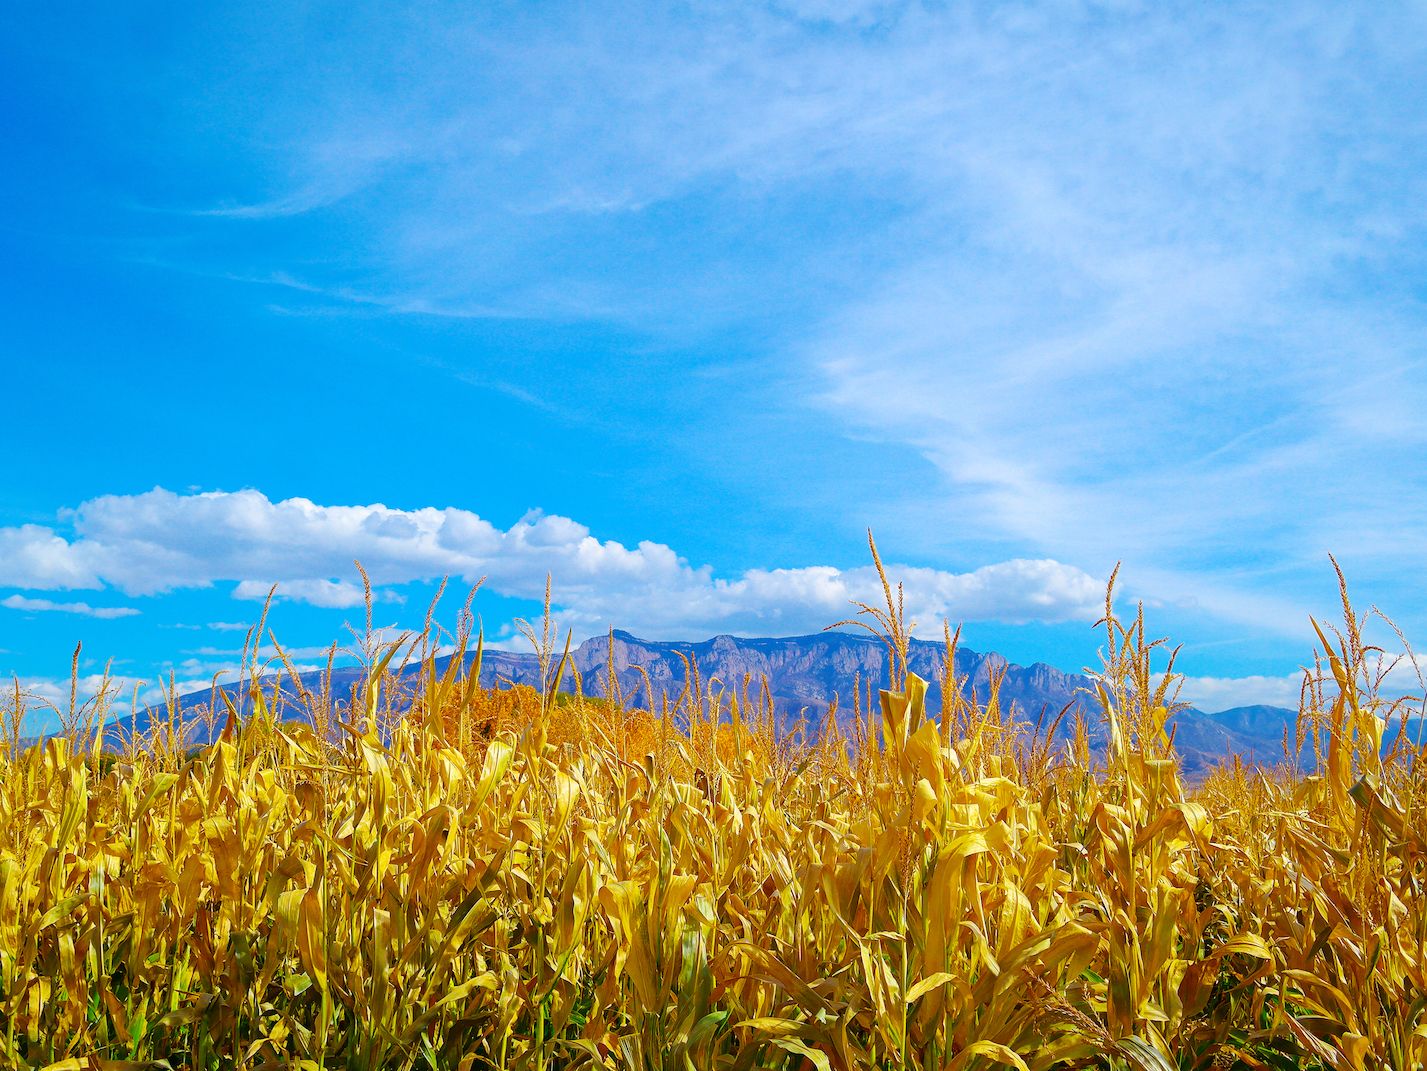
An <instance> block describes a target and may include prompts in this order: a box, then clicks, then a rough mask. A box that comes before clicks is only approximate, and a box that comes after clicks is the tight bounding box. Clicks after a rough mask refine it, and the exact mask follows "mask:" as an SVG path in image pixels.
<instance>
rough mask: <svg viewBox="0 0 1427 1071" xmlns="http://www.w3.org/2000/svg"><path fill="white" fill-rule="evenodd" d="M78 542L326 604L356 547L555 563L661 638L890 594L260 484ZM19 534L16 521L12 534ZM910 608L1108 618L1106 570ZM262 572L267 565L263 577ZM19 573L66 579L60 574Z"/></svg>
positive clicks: (101, 503)
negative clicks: (273, 495)
mask: <svg viewBox="0 0 1427 1071" xmlns="http://www.w3.org/2000/svg"><path fill="white" fill-rule="evenodd" d="M66 516H67V517H68V518H69V519H70V520H71V522H72V523H73V526H74V530H75V536H74V538H73V539H72V540H64V539H62V538H61V537H59V536H58V535H54V534H53V533H51V536H50V543H51V544H52V545H54V546H58V547H59V548H60V550H59V552H58V554H57V556H58V558H59V559H60V560H63V558H64V556H66V555H67V556H68V557H69V558H70V559H72V560H74V561H84V562H86V563H93V569H94V574H93V575H94V576H96V577H98V578H101V579H102V581H103V582H104V583H106V584H109V585H112V586H114V587H117V588H119V589H120V590H123V591H125V592H127V593H129V594H134V595H147V594H155V593H159V592H163V591H169V590H174V589H178V588H203V587H209V586H211V585H213V584H215V583H218V582H220V581H237V586H236V588H235V589H234V594H235V595H236V596H237V597H239V598H259V599H260V598H263V597H265V596H266V594H267V592H268V589H269V587H270V586H271V585H270V582H269V581H268V579H266V578H269V577H278V578H281V579H279V580H278V581H277V583H278V585H279V592H280V593H282V594H285V595H286V596H288V597H290V598H295V599H301V600H305V601H308V602H311V603H314V604H316V605H320V606H336V607H351V606H354V605H358V604H360V602H361V598H362V591H361V588H360V587H359V586H358V585H357V584H356V583H355V580H354V579H353V578H354V577H355V570H354V568H353V566H352V564H351V563H352V561H353V559H359V560H360V561H361V562H362V563H363V565H364V566H365V567H366V568H367V570H368V571H369V573H370V575H371V577H372V581H373V583H374V584H375V585H377V589H378V592H381V591H382V590H383V586H386V585H397V584H404V583H408V582H411V581H417V580H430V579H434V578H436V577H440V576H444V575H451V576H457V577H460V578H462V579H463V580H465V581H467V582H473V581H474V580H476V579H478V578H480V577H482V576H489V583H490V587H491V589H492V590H494V591H495V592H497V593H499V594H502V595H509V596H515V597H518V598H525V599H539V598H540V597H541V596H542V595H543V593H544V588H545V578H546V575H547V574H553V576H554V581H555V593H556V600H557V603H558V605H559V609H560V611H561V613H562V614H563V616H564V618H565V619H566V620H567V621H569V622H570V623H571V624H572V625H579V626H582V627H584V628H586V629H588V630H590V631H592V632H593V631H601V630H603V629H604V628H606V627H608V626H609V625H616V626H619V627H624V628H630V629H634V630H643V631H645V632H646V633H648V634H650V635H670V634H674V633H679V634H690V633H707V632H711V631H728V632H741V633H770V632H771V633H780V634H784V635H786V634H791V633H794V632H803V631H814V630H817V629H820V628H822V627H824V626H825V625H828V624H830V623H831V622H832V621H834V620H837V619H839V618H841V617H845V616H847V614H848V613H849V612H850V607H849V601H850V600H862V601H866V602H873V603H875V602H879V601H880V600H881V587H880V582H879V580H878V579H877V576H876V573H875V571H874V570H873V569H872V568H871V567H870V566H864V567H859V568H854V569H837V568H833V567H831V566H809V567H804V568H794V569H752V570H749V571H747V572H745V573H744V574H742V575H741V576H738V577H734V578H723V577H717V576H715V575H714V572H713V570H712V568H711V567H710V566H706V565H705V566H697V567H696V566H692V565H690V564H689V563H688V562H687V561H685V560H684V559H683V558H681V557H680V556H679V555H678V554H677V553H676V552H675V551H674V550H673V549H672V548H670V547H668V546H665V545H663V544H659V543H653V542H648V541H645V542H641V543H639V544H638V545H637V546H634V547H628V546H625V545H624V544H622V543H618V542H615V541H612V540H607V541H601V540H599V539H597V538H596V537H595V536H593V535H592V534H591V533H590V531H589V529H588V528H586V527H585V526H584V525H581V524H579V523H578V522H576V521H574V520H571V519H570V518H568V517H558V516H547V515H544V514H540V513H531V514H528V515H527V516H525V517H523V518H521V519H520V520H519V521H517V522H516V523H515V524H513V525H512V526H511V527H509V528H507V529H500V528H497V527H496V526H495V525H492V524H491V523H490V522H489V521H486V520H484V519H483V518H481V517H479V516H477V515H476V514H474V513H471V512H469V511H467V510H461V509H454V508H446V509H435V508H426V509H416V510H399V509H391V508H388V507H386V506H382V505H371V506H323V505H318V504H316V503H313V502H310V501H308V500H306V499H298V498H295V499H287V500H284V501H281V502H273V501H271V500H269V499H268V498H267V497H266V496H265V495H263V494H261V493H259V492H257V491H251V490H249V491H240V492H234V493H226V492H208V493H204V494H195V495H177V494H173V493H172V492H169V491H165V490H162V489H155V490H153V491H150V492H147V493H145V494H141V495H110V496H105V497H103V498H99V499H94V500H92V501H89V502H85V503H83V504H82V505H80V506H79V507H78V508H76V509H74V510H72V511H68V512H67V513H66ZM3 531H4V530H0V533H3ZM898 575H900V576H901V577H903V578H905V580H906V583H907V597H908V611H909V613H910V615H911V616H912V617H913V618H915V619H917V620H920V621H921V622H922V623H923V625H924V626H928V627H929V626H932V625H934V624H935V622H937V621H939V620H940V619H941V618H943V617H948V618H951V619H952V620H954V621H961V620H999V621H1010V622H1025V621H1064V620H1088V619H1093V615H1094V613H1095V611H1096V608H1097V605H1098V602H1099V600H1100V598H1101V594H1102V585H1101V582H1100V581H1099V580H1097V579H1095V578H1093V577H1091V576H1089V575H1087V574H1086V573H1084V572H1082V571H1081V570H1079V569H1076V568H1075V567H1073V566H1070V565H1066V564H1064V563H1061V562H1057V561H1053V560H1050V559H1038V560H1022V559H1016V560H1012V561H1006V562H1001V563H998V564H994V565H988V566H983V567H982V568H979V569H976V570H973V571H971V572H966V573H950V572H944V571H941V570H936V569H926V568H917V569H904V570H898ZM256 577H263V578H264V579H262V580H258V579H256ZM13 579H15V580H17V581H21V582H23V583H25V584H27V585H28V586H32V587H41V586H43V585H44V584H46V583H53V582H54V579H53V574H52V573H43V572H41V573H37V574H36V575H33V576H29V577H24V576H20V575H18V574H17V575H16V576H15V577H13Z"/></svg>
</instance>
